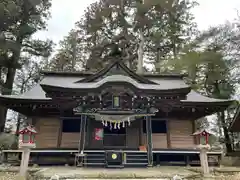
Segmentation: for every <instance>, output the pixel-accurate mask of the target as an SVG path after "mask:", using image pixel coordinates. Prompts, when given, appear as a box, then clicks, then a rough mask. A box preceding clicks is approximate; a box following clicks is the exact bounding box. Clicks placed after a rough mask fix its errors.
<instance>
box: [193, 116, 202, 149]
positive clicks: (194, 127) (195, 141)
mask: <svg viewBox="0 0 240 180" xmlns="http://www.w3.org/2000/svg"><path fill="white" fill-rule="evenodd" d="M192 128H193V130H192V133H195V132H196V124H195V120H192ZM193 142H194V144H195V145H196V144H200V142H198V139H197V137H196V136H193Z"/></svg>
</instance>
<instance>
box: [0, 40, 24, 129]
mask: <svg viewBox="0 0 240 180" xmlns="http://www.w3.org/2000/svg"><path fill="white" fill-rule="evenodd" d="M22 41H23V39H22V38H21V37H18V38H17V40H16V44H19V48H18V49H17V50H16V51H14V52H13V55H12V57H11V59H10V61H11V66H10V67H9V68H8V70H7V77H6V81H5V84H4V88H3V91H2V94H3V95H11V94H12V89H13V83H14V78H15V74H16V64H17V63H18V60H19V57H20V53H21V47H22ZM7 110H8V109H7V108H5V107H1V109H0V118H1V119H0V132H3V131H4V127H5V122H6V115H7Z"/></svg>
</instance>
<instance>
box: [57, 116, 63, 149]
mask: <svg viewBox="0 0 240 180" xmlns="http://www.w3.org/2000/svg"><path fill="white" fill-rule="evenodd" d="M59 121H60V124H59V129H58V139H57V147H61V143H62V130H63V119H62V118H60V119H59Z"/></svg>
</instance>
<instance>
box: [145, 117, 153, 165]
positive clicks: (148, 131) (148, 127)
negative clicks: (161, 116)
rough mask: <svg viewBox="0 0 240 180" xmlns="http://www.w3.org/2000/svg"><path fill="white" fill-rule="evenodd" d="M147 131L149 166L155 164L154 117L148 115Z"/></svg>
mask: <svg viewBox="0 0 240 180" xmlns="http://www.w3.org/2000/svg"><path fill="white" fill-rule="evenodd" d="M146 133H147V156H148V166H153V152H152V118H151V116H147V117H146Z"/></svg>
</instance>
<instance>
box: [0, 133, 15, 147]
mask: <svg viewBox="0 0 240 180" xmlns="http://www.w3.org/2000/svg"><path fill="white" fill-rule="evenodd" d="M16 141H17V140H16V136H15V135H14V134H10V133H1V134H0V150H3V149H11V148H12V146H13V145H14V144H16Z"/></svg>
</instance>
